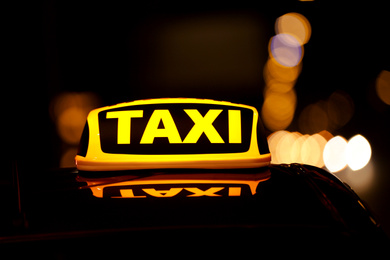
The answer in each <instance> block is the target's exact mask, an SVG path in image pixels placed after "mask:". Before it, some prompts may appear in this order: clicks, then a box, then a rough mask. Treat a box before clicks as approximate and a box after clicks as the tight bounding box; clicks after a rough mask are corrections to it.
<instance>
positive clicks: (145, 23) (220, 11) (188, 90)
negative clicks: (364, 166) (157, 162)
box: [2, 0, 390, 234]
mask: <svg viewBox="0 0 390 260" xmlns="http://www.w3.org/2000/svg"><path fill="white" fill-rule="evenodd" d="M385 3H386V2H384V1H381V2H378V3H376V2H374V1H364V2H362V1H360V2H354V3H353V4H346V3H340V2H339V1H313V2H299V1H203V0H201V1H140V2H136V1H127V2H124V1H123V2H121V1H118V2H114V1H107V2H100V1H54V0H52V1H51V0H47V1H28V2H14V3H11V4H10V6H6V7H5V8H4V9H3V12H4V13H5V16H4V17H5V23H4V31H3V33H4V37H3V42H5V44H6V47H5V48H4V49H3V53H4V54H5V57H6V58H5V60H4V61H5V65H6V69H5V70H4V71H3V74H4V76H5V81H4V85H3V88H2V91H3V94H2V97H3V106H4V108H3V110H2V113H3V117H2V118H3V122H2V128H3V130H2V131H3V133H4V135H3V140H4V141H3V142H4V143H5V144H6V145H5V146H3V147H5V149H6V150H7V152H8V156H7V158H6V160H13V161H15V160H17V161H18V162H19V163H20V164H22V165H24V169H29V170H28V174H31V175H39V169H42V168H53V167H58V165H59V160H60V159H59V158H60V155H61V151H62V149H63V147H62V146H63V144H62V142H61V140H60V138H59V137H58V135H57V132H56V127H55V124H54V122H53V121H52V120H51V119H50V115H49V106H50V102H51V101H52V100H53V98H55V97H56V96H57V95H59V94H60V93H62V92H68V91H71V92H83V91H91V92H94V93H96V94H97V96H98V97H99V99H100V104H101V105H102V106H103V105H111V104H115V103H119V102H125V101H131V100H136V99H141V98H154V97H197V98H212V99H217V100H228V101H232V102H238V103H244V104H249V105H253V106H255V107H257V108H258V109H259V110H260V108H261V104H262V101H263V97H262V91H263V88H264V80H263V67H264V64H265V62H266V60H267V58H268V42H269V39H270V37H272V36H273V35H275V31H274V23H275V20H276V18H278V17H279V16H281V15H283V14H285V13H288V12H298V13H301V14H303V15H304V16H306V18H307V19H308V20H309V22H310V24H311V26H312V36H311V39H310V40H309V42H308V43H307V44H306V45H305V53H304V58H303V69H302V72H301V74H300V76H299V79H298V82H297V83H296V85H295V90H296V92H297V98H298V103H297V109H296V114H299V113H300V111H302V110H303V108H304V107H306V106H307V105H309V104H312V103H315V102H317V101H320V100H325V99H327V98H328V97H329V95H330V94H331V93H333V92H334V91H335V90H343V91H345V92H347V93H348V94H349V95H350V96H351V98H352V99H353V101H354V105H355V112H354V114H353V117H352V119H351V120H350V121H349V122H348V124H346V125H345V126H344V127H342V128H340V129H337V130H336V131H335V132H332V134H333V135H338V134H340V135H343V136H345V137H346V138H350V137H352V136H353V135H355V134H362V135H364V136H365V137H366V138H367V139H368V140H369V142H370V143H371V147H372V150H373V156H372V159H371V163H372V165H373V169H374V179H373V182H372V184H371V186H370V188H369V189H361V190H358V189H357V188H355V190H356V192H357V193H358V194H359V196H361V197H362V198H363V199H364V200H366V201H367V202H368V204H369V205H370V206H371V208H372V210H373V211H374V213H375V214H377V215H378V217H379V220H380V221H381V222H382V223H383V227H384V229H385V231H386V232H387V234H390V209H389V203H388V201H389V199H390V191H389V187H390V173H389V170H388V167H389V165H388V158H389V155H390V152H389V145H390V143H389V137H388V133H389V132H390V124H389V123H388V121H389V120H388V119H389V114H390V107H389V106H386V105H385V104H384V103H382V102H381V101H380V100H379V98H378V97H377V96H376V93H375V80H376V78H377V76H378V74H379V73H380V72H381V71H382V70H388V71H389V70H390V67H389V64H390V58H389V45H388V40H387V38H388V31H389V29H390V27H389V26H390V25H389V22H388V18H387V17H388V11H387V10H388V8H387V7H386V6H385ZM189 31H190V32H192V33H189V34H186V33H187V32H189ZM216 32H217V33H216ZM178 35H179V36H180V35H181V36H183V37H182V38H180V37H179V40H177V39H178V38H177V37H178ZM194 35H195V36H194ZM197 36H198V37H197ZM175 37H176V38H175ZM191 37H193V38H191ZM180 43H182V44H181V45H180ZM175 44H176V45H175ZM287 130H289V131H296V130H298V126H297V122H296V120H295V119H294V121H293V123H292V124H291V125H290V127H289V128H288V129H287ZM37 179H38V180H39V177H37ZM351 186H352V188H354V187H353V185H351Z"/></svg>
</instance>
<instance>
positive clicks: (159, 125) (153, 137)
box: [99, 104, 253, 154]
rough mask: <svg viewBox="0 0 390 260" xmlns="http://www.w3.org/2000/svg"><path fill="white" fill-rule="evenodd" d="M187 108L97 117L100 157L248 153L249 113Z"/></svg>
mask: <svg viewBox="0 0 390 260" xmlns="http://www.w3.org/2000/svg"><path fill="white" fill-rule="evenodd" d="M191 107H194V105H193V104H186V105H183V104H165V105H159V106H157V107H156V106H153V105H145V106H140V107H137V110H130V109H131V107H124V108H121V109H123V110H121V111H115V110H114V111H110V110H108V111H102V112H100V113H99V126H100V142H101V148H102V151H103V152H105V153H120V154H183V153H187V154H188V153H189V154H198V153H229V152H246V151H248V149H249V144H250V139H251V130H252V120H253V111H252V110H248V109H246V110H243V109H242V110H240V109H237V108H235V109H226V108H225V109H223V108H224V107H222V106H210V105H202V106H199V105H198V106H197V107H198V108H197V109H193V108H191ZM210 107H212V108H210ZM218 108H219V109H218ZM127 109H129V110H127Z"/></svg>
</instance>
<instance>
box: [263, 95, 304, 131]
mask: <svg viewBox="0 0 390 260" xmlns="http://www.w3.org/2000/svg"><path fill="white" fill-rule="evenodd" d="M264 98H265V100H264V103H263V106H262V109H261V115H262V118H263V122H264V124H265V126H266V127H267V128H268V129H270V130H272V131H276V130H281V129H285V128H287V127H288V126H289V125H290V124H291V122H292V120H293V118H294V112H295V107H296V102H297V97H296V93H295V91H294V90H290V91H289V92H287V93H276V92H270V93H267V95H265V97H264Z"/></svg>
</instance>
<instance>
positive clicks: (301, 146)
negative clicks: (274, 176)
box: [268, 130, 327, 168]
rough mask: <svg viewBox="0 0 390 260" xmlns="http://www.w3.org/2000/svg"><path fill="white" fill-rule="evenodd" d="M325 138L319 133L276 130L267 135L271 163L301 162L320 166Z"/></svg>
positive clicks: (322, 162) (321, 165)
mask: <svg viewBox="0 0 390 260" xmlns="http://www.w3.org/2000/svg"><path fill="white" fill-rule="evenodd" d="M326 143H327V141H326V139H325V138H324V137H323V136H322V135H320V134H314V135H302V134H301V133H299V132H288V131H284V130H282V131H277V132H274V133H273V134H272V135H270V136H269V137H268V144H269V148H270V152H271V154H272V161H271V162H272V163H274V164H280V163H302V164H308V165H313V166H317V167H320V168H322V167H323V166H324V161H323V159H322V157H323V150H324V147H325V145H326Z"/></svg>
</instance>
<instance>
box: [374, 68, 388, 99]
mask: <svg viewBox="0 0 390 260" xmlns="http://www.w3.org/2000/svg"><path fill="white" fill-rule="evenodd" d="M375 87H376V93H377V95H378V97H379V98H380V99H381V100H382V101H383V102H384V103H386V104H387V105H390V71H387V70H383V71H382V72H381V73H380V74H379V76H378V78H377V79H376V84H375Z"/></svg>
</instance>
